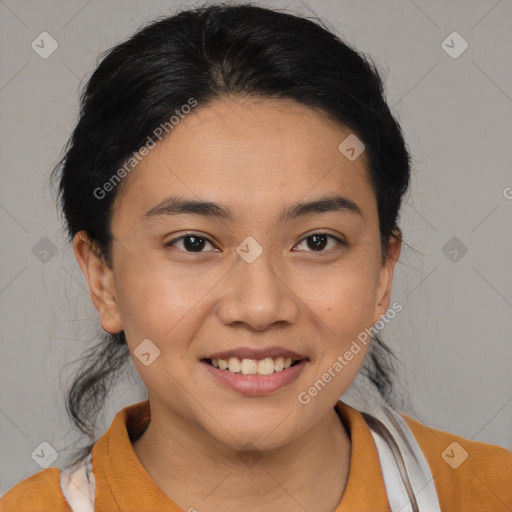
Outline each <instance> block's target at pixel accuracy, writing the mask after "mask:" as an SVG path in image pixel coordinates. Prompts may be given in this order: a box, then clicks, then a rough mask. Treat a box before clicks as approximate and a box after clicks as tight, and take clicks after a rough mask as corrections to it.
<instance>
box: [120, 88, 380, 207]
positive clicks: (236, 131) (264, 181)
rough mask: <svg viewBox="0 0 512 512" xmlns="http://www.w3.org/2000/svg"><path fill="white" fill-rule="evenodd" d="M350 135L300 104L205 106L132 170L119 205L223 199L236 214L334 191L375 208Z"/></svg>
mask: <svg viewBox="0 0 512 512" xmlns="http://www.w3.org/2000/svg"><path fill="white" fill-rule="evenodd" d="M350 135H351V131H350V130H349V129H348V128H347V127H345V126H343V125H341V124H340V123H337V122H335V121H333V120H331V119H329V118H328V117H327V116H326V115H325V114H323V113H321V112H320V111H316V110H313V109H310V108H308V107H306V106H303V105H301V104H298V103H296V102H294V101H292V100H282V99H279V100H277V99H254V98H252V99H223V100H217V101H214V102H212V103H209V104H207V105H205V106H201V105H198V106H197V107H195V108H194V109H193V110H192V111H191V112H190V113H189V114H187V115H184V116H183V117H182V118H181V119H180V121H179V123H178V124H177V125H176V126H174V128H173V130H172V131H171V133H170V134H169V135H167V136H166V137H165V138H164V139H162V140H161V141H160V142H159V143H158V144H157V145H156V146H155V147H154V148H153V149H151V150H150V151H149V152H148V154H147V155H146V156H145V157H144V158H143V159H142V160H141V161H140V162H139V163H138V164H137V166H136V167H135V168H134V170H133V171H131V174H130V175H129V176H128V178H127V179H128V183H126V184H125V186H124V187H123V191H122V193H119V196H120V197H118V198H117V200H116V203H118V207H119V208H122V209H123V210H125V211H124V214H126V215H127V214H129V212H128V211H126V208H129V210H131V211H137V212H138V213H139V214H142V213H143V211H146V210H147V209H148V208H150V207H151V206H153V205H154V204H156V203H158V202H159V201H161V200H162V199H164V198H165V196H166V195H175V194H180V195H182V196H188V197H191V198H201V199H206V200H218V199H219V198H222V200H223V202H225V203H229V204H232V205H235V206H234V208H235V209H236V208H237V206H239V207H240V208H247V207H249V206H250V207H252V208H256V207H258V208H259V207H261V208H263V209H266V208H268V207H269V205H270V203H272V202H281V203H282V201H283V200H284V199H288V200H292V199H293V198H295V199H299V198H302V197H303V196H305V195H306V194H309V195H321V194H325V193H333V192H339V193H343V194H344V195H345V196H350V195H351V196H353V197H354V198H355V197H357V198H358V201H359V202H362V203H365V202H368V201H370V202H371V201H372V199H373V191H372V190H371V186H370V181H369V179H368V171H367V159H366V154H365V153H364V152H363V153H362V154H361V155H360V156H359V157H358V158H357V159H355V160H354V161H350V160H349V159H347V158H346V157H345V156H344V154H342V152H340V150H339V145H340V143H342V142H343V141H344V140H345V139H346V138H347V137H348V136H350ZM125 179H126V178H125ZM287 202H288V201H287ZM127 205H129V206H127ZM118 207H117V206H116V208H115V209H119V208H118ZM363 208H364V206H363Z"/></svg>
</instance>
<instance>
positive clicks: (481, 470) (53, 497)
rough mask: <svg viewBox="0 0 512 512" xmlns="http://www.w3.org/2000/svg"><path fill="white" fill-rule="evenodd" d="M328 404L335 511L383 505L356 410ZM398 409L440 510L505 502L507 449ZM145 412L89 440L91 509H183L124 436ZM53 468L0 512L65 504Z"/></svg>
mask: <svg viewBox="0 0 512 512" xmlns="http://www.w3.org/2000/svg"><path fill="white" fill-rule="evenodd" d="M336 410H337V411H338V413H339V415H340V418H341V419H342V421H343V423H344V425H345V428H346V429H347V431H348V432H349V435H350V439H351V446H352V449H351V455H350V473H349V478H348V482H347V486H346V488H345V492H344V494H343V498H342V500H341V502H340V504H339V505H338V507H337V508H336V511H335V512H384V511H388V512H389V510H390V509H389V504H388V501H387V497H386V489H385V486H384V480H383V477H382V472H381V468H380V464H379V459H378V455H377V449H376V447H375V444H374V441H373V438H372V436H371V433H370V430H369V428H368V426H367V425H366V422H365V420H364V418H363V417H362V415H361V413H360V412H358V411H357V410H356V409H354V408H352V407H351V406H349V405H347V404H345V403H343V402H341V401H338V403H337V404H336ZM401 416H402V417H403V418H404V420H405V421H406V422H407V424H408V425H409V427H410V428H411V430H412V432H413V434H414V436H415V437H416V439H417V441H418V444H419V445H420V447H421V449H422V451H423V453H424V454H425V457H426V459H427V462H428V464H429V466H430V469H431V471H432V474H433V477H434V483H435V486H436V490H437V494H438V497H439V502H440V505H441V510H442V511H443V512H444V511H449V512H509V511H511V510H512V452H510V451H508V450H506V449H504V448H501V447H498V446H494V445H490V444H486V443H480V442H476V441H469V440H466V439H464V438H462V437H459V436H456V435H453V434H450V433H447V432H443V431H441V430H437V429H433V428H430V427H428V426H426V425H424V424H422V423H419V422H418V421H416V420H414V419H412V418H410V417H409V416H407V415H405V414H401ZM149 419H150V416H149V403H148V401H144V402H139V403H137V404H133V405H131V406H128V407H125V408H124V409H123V410H121V411H120V412H118V413H117V415H116V417H115V418H114V421H113V422H112V425H111V426H110V428H109V430H108V431H107V432H106V433H105V434H104V435H103V436H102V437H101V438H100V439H99V440H98V441H97V442H96V443H95V445H94V447H93V451H92V464H93V468H94V476H95V480H96V499H95V502H96V507H95V510H97V511H101V512H114V511H122V512H155V511H158V512H183V511H182V509H181V508H180V507H178V506H177V505H176V504H175V503H173V501H172V500H170V499H169V498H168V497H167V496H166V495H165V494H164V493H163V492H162V491H161V490H160V489H158V488H157V487H156V485H155V484H154V483H153V481H152V480H151V478H150V477H149V475H148V474H147V473H146V471H145V469H144V467H143V466H142V465H141V463H140V462H139V459H138V458H137V456H136V455H135V452H134V451H133V448H132V445H131V441H130V437H129V436H130V434H131V435H132V436H133V435H135V436H137V434H138V433H140V432H141V431H142V430H143V429H144V428H145V427H146V425H147V424H148V422H149ZM453 442H456V443H458V444H459V445H460V446H461V447H462V448H463V449H464V450H465V451H466V452H467V453H468V457H467V458H466V460H464V462H462V464H460V465H459V466H458V467H456V468H454V467H452V466H455V465H456V464H454V463H451V464H449V463H448V462H445V460H448V461H450V457H453V456H454V454H455V455H456V452H454V451H451V449H448V450H447V451H445V450H446V449H447V448H448V447H449V445H450V444H451V443H453ZM455 448H456V450H457V449H458V447H455ZM443 452H445V453H444V458H443V456H442V454H443ZM450 462H451V461H450ZM59 476H60V470H59V469H58V468H48V469H45V470H42V471H39V472H38V473H36V474H34V475H32V476H30V477H28V478H26V479H25V480H22V481H21V482H19V483H18V484H16V485H15V486H14V487H13V488H12V489H11V490H10V491H9V492H7V493H6V494H5V496H3V498H2V499H1V501H0V512H70V508H69V506H68V505H67V503H66V501H65V499H64V496H63V495H62V492H61V490H60V485H59Z"/></svg>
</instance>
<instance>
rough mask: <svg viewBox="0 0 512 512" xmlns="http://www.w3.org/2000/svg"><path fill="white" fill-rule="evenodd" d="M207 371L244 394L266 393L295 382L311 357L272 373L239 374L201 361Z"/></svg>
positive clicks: (230, 387) (225, 384)
mask: <svg viewBox="0 0 512 512" xmlns="http://www.w3.org/2000/svg"><path fill="white" fill-rule="evenodd" d="M200 362H201V364H202V365H203V366H204V367H205V369H206V371H207V372H209V373H210V375H212V376H213V377H214V378H215V379H217V380H218V382H220V383H221V384H223V385H224V386H227V387H228V388H229V389H232V390H233V391H237V392H238V393H241V394H243V395H264V394H267V393H274V392H275V391H279V390H280V389H282V388H284V387H285V386H287V385H288V384H291V383H292V382H295V381H296V380H297V379H298V378H299V375H300V374H301V372H302V371H303V370H304V368H305V367H306V365H307V363H309V359H303V360H302V361H300V362H299V363H297V364H296V365H295V366H290V368H287V369H286V370H281V371H280V372H274V373H272V374H271V375H261V376H260V375H237V374H236V373H231V372H230V371H228V370H221V369H219V368H215V367H214V366H212V365H210V364H208V363H207V362H206V361H200Z"/></svg>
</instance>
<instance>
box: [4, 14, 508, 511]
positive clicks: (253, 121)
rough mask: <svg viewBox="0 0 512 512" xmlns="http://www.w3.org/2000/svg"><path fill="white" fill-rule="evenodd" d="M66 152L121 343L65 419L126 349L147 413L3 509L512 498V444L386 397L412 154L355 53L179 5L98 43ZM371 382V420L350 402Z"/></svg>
mask: <svg viewBox="0 0 512 512" xmlns="http://www.w3.org/2000/svg"><path fill="white" fill-rule="evenodd" d="M66 149H67V151H66V154H65V156H64V158H63V160H62V162H61V164H62V165H61V166H59V167H58V168H57V169H56V171H55V176H54V177H55V178H58V179H59V187H60V193H61V202H62V208H63V213H64V216H65V220H66V223H67V228H68V231H69V236H70V240H72V243H73V248H74V251H75V255H76V258H77V261H78V264H79V265H80V268H81V270H82V271H83V273H84V276H85V277H86V279H87V282H88V285H89V289H90V293H91V299H92V301H93V303H94V305H95V307H96V309H97V310H98V313H99V318H100V321H101V325H102V328H103V329H104V331H105V332H106V333H108V335H105V339H104V340H103V341H102V343H101V344H100V345H98V347H97V348H96V349H95V350H94V351H92V352H91V353H90V361H89V362H88V363H87V364H86V365H85V366H84V368H83V371H82V372H81V373H80V374H79V375H78V377H77V379H76V381H75V382H74V384H73V386H72V388H71V390H70V392H69V396H68V410H69V412H70V414H71V417H72V418H73V419H74V421H75V423H76V424H77V426H78V427H79V428H80V429H81V430H82V431H83V432H85V433H89V434H91V436H92V432H93V431H94V419H95V417H96V415H97V414H98V411H99V409H100V408H101V405H102V402H103V399H104V397H105V394H106V392H107V390H108V387H109V385H110V384H111V383H112V381H113V379H114V378H115V375H116V372H117V371H118V370H119V369H120V368H121V367H122V366H123V365H124V363H126V362H127V360H128V359H129V357H131V359H132V361H133V364H134V366H135V368H136V369H137V371H138V372H139V374H140V376H141V378H142V380H143V381H144V384H145V386H146V387H147V390H148V400H147V401H144V402H140V403H138V404H134V405H132V406H129V407H126V408H125V409H123V410H121V411H120V412H119V413H118V414H117V415H116V417H115V419H114V421H113V423H112V425H111V427H110V429H109V430H108V431H107V432H106V433H105V434H104V435H103V436H101V437H100V439H98V440H96V439H94V438H93V440H92V441H93V442H92V444H91V445H90V446H88V447H87V448H86V449H84V450H83V452H82V453H80V454H78V456H77V460H76V461H75V462H76V464H73V465H70V466H69V468H67V470H65V471H62V472H61V471H60V470H59V469H58V468H49V469H45V470H43V471H40V472H39V473H36V474H35V475H33V476H31V477H29V478H27V479H25V480H24V481H22V482H20V483H19V484H17V485H16V486H15V487H14V488H13V489H11V490H10V491H9V492H8V493H7V494H6V495H5V496H4V497H3V499H2V502H1V510H2V511H5V512H10V511H16V512H21V511H25V510H27V511H28V510H30V511H31V512H35V511H43V510H45V511H46V510H52V511H54V512H60V511H69V510H93V507H95V508H94V510H101V511H105V512H106V511H109V512H110V511H116V510H120V511H137V512H140V511H150V510H151V511H154V510H158V511H164V510H165V511H178V510H187V511H193V510H198V511H200V512H203V511H218V510H223V511H232V510H250V511H252V512H255V511H256V512H258V511H268V510H279V511H295V510H308V511H315V512H333V511H337V512H341V511H349V510H350V511H355V510H357V511H372V512H375V511H385V510H403V511H405V510H430V511H435V510H457V511H469V510H478V511H494V512H496V511H499V510H503V511H505V510H509V509H510V508H511V507H512V485H511V484H512V455H511V454H510V453H509V452H508V451H506V450H505V449H503V448H500V447H497V446H492V445H488V444H484V443H478V442H474V441H469V440H465V439H462V438H460V437H458V436H456V435H453V434H449V433H446V432H442V431H440V430H436V429H432V428H429V427H428V426H426V425H423V424H421V423H419V422H417V421H415V420H414V419H412V418H410V417H409V416H407V415H405V414H399V413H398V412H397V411H395V410H394V409H393V407H392V404H393V401H392V396H393V395H392V393H393V388H392V365H391V359H390V357H391V354H390V352H389V351H388V349H387V348H386V346H385V345H384V343H383V342H382V341H381V340H380V338H379V337H378V329H375V328H373V326H376V325H377V324H378V323H379V322H381V323H382V322H383V321H385V320H386V319H387V320H389V318H392V316H393V315H392V314H391V313H392V312H393V314H395V313H396V312H397V311H399V306H400V305H399V304H393V305H391V304H390V293H391V285H392V278H393V271H394V268H395V264H396V262H397V260H398V258H399V255H400V247H401V241H402V237H401V231H400V228H399V226H398V218H399V212H400V205H401V202H402V198H403V196H404V194H405V193H406V191H407V189H408V185H409V178H410V157H409V154H408V151H407V148H406V145H405V142H404V140H403V137H402V133H401V130H400V127H399V125H398V124H397V122H396V120H395V119H394V118H393V116H392V115H391V113H390V111H389V108H388V106H387V105H386V102H385V100H384V95H383V87H382V82H381V79H380V77H379V75H378V73H377V71H376V69H375V68H374V66H373V65H372V64H371V62H369V61H368V60H367V59H366V58H365V57H364V56H362V55H361V54H359V53H357V52H356V51H354V50H353V49H351V48H350V47H348V46H347V45H346V44H345V43H343V42H342V41H340V40H339V38H337V37H336V36H334V35H333V34H331V33H330V32H329V31H327V30H326V29H324V28H322V27H321V26H319V25H318V24H316V23H314V22H312V21H309V20H306V19H302V18H299V17H296V16H293V15H290V14H285V13H282V12H276V11H272V10H269V9H264V8H260V7H257V6H253V5H250V4H245V5H237V6H226V5H213V6H209V7H203V8H198V9H193V10H184V11H182V12H180V13H178V14H176V15H174V16H172V17H168V18H164V19H161V20H159V21H155V22H153V23H152V24H150V25H148V26H147V27H145V28H143V29H142V30H140V31H139V32H138V33H136V34H135V35H134V36H133V37H131V38H130V39H129V40H128V41H126V42H124V43H122V44H120V45H118V46H116V47H115V48H113V49H111V50H110V51H109V52H108V53H107V55H106V56H105V58H104V59H103V60H102V62H101V63H100V64H99V66H98V68H97V69H96V71H95V72H94V74H93V75H92V77H91V79H90V80H89V82H88V84H87V87H86V90H85V92H84V95H83V96H82V100H81V111H80V118H79V121H78V124H77V126H76V128H75V130H74V132H73V135H72V137H71V139H70V141H69V143H68V146H67V148H66ZM368 333H370V334H371V336H369V335H368ZM365 356H367V358H366V359H367V360H366V364H365V366H363V361H364V360H365ZM359 372H362V373H365V374H366V375H367V376H368V377H369V380H370V381H371V382H372V383H373V384H374V386H375V388H376V389H377V391H378V392H379V393H380V395H381V397H382V401H383V403H382V404H377V405H375V406H373V407H372V408H370V412H371V413H362V412H360V411H358V410H356V409H355V408H353V407H351V406H349V405H347V404H346V403H344V402H342V401H340V400H339V397H340V396H342V395H343V394H344V393H345V391H346V390H347V389H348V387H349V386H350V384H351V383H352V382H353V381H354V379H355V378H356V376H357V375H358V373H359Z"/></svg>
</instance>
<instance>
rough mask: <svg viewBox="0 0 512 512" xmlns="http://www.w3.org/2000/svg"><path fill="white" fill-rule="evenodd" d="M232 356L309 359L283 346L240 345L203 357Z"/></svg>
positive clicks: (225, 357) (218, 357)
mask: <svg viewBox="0 0 512 512" xmlns="http://www.w3.org/2000/svg"><path fill="white" fill-rule="evenodd" d="M230 357H238V358H239V359H258V360H259V359H264V358H266V357H284V358H287V357H290V358H292V359H295V360H300V359H307V357H306V356H305V355H303V354H299V353H298V352H294V351H292V350H288V349H285V348H282V347H276V346H273V347H265V348H249V347H239V348H233V349H231V350H223V351H222V352H215V354H210V355H208V356H205V357H203V358H201V359H229V358H230Z"/></svg>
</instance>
